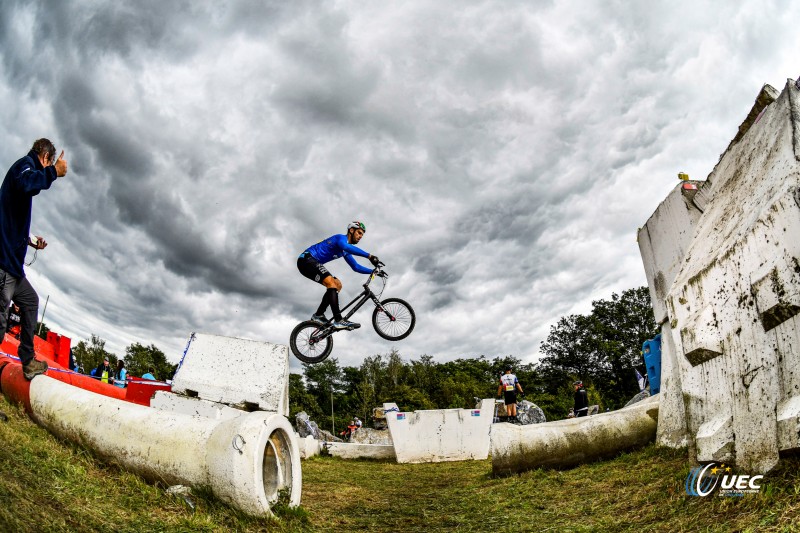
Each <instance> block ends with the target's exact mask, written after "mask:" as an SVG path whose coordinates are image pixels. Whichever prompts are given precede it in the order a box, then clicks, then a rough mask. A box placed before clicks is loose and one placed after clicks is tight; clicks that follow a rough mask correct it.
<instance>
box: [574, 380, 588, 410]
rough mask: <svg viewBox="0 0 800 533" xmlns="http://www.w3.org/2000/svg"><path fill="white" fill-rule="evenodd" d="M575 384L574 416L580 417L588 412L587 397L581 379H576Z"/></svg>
mask: <svg viewBox="0 0 800 533" xmlns="http://www.w3.org/2000/svg"><path fill="white" fill-rule="evenodd" d="M573 385H574V386H575V407H574V408H573V409H574V410H575V416H576V417H581V416H586V415H588V414H589V398H588V396H587V394H586V389H584V388H583V381H576V382H575V383H573Z"/></svg>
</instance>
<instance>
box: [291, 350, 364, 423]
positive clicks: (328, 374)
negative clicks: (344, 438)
mask: <svg viewBox="0 0 800 533" xmlns="http://www.w3.org/2000/svg"><path fill="white" fill-rule="evenodd" d="M303 373H304V375H305V378H306V386H307V390H308V392H309V393H310V394H311V395H313V396H314V398H315V399H316V400H317V405H319V406H320V408H321V410H322V412H323V413H325V419H320V420H317V421H316V422H317V424H318V425H319V426H320V428H321V429H332V428H333V429H334V430H335V428H336V427H338V428H340V429H342V428H344V426H346V425H347V422H348V421H349V420H350V418H349V417H351V416H352V415H350V414H348V413H347V412H346V409H343V408H342V407H343V406H342V405H341V402H340V401H337V400H341V399H342V397H343V394H342V393H343V392H344V389H343V381H342V377H343V375H342V369H341V367H340V366H339V361H338V359H336V358H335V357H332V358H329V359H326V360H325V361H323V362H321V363H316V364H313V365H310V364H305V363H304V364H303ZM331 404H333V405H332V406H331ZM337 405H338V406H339V407H338V409H337ZM332 409H333V415H331V410H332ZM343 411H344V412H343Z"/></svg>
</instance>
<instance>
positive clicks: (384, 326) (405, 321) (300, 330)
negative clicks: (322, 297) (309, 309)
mask: <svg viewBox="0 0 800 533" xmlns="http://www.w3.org/2000/svg"><path fill="white" fill-rule="evenodd" d="M384 266H385V265H384V264H383V263H378V264H377V265H376V267H375V268H374V269H373V270H372V273H371V274H370V275H369V279H367V282H366V283H364V285H363V287H364V290H363V291H361V294H359V295H358V296H356V297H355V298H354V299H353V300H352V301H351V302H350V303H348V304H347V305H346V306H344V307H343V308H342V312H345V311H347V310H348V309H350V307H352V309H351V310H350V312H349V313H347V314H346V315H343V316H342V319H343V320H350V317H351V316H353V314H355V312H356V311H358V310H359V309H361V307H362V306H363V305H364V304H365V303H367V301H370V300H371V301H372V303H374V304H375V310H374V311H373V312H372V327H373V328H375V333H377V334H378V335H380V336H381V337H383V338H384V339H386V340H389V341H399V340H402V339H405V338H406V337H408V336H409V335H410V334H411V332H412V331H413V330H414V325H415V324H416V322H417V317H416V315H415V314H414V309H412V308H411V306H410V305H409V304H408V302H406V301H405V300H401V299H400V298H387V299H385V300H383V301H381V300H380V298H381V295H382V294H383V291H384V290H385V289H386V284H387V279H388V277H389V275H388V274H386V272H384V271H383V267H384ZM375 277H378V278H380V279H381V280H383V287H381V290H380V292H378V293H377V294H375V293H374V292H373V291H372V290H371V289H370V288H369V285H370V283H372V280H373V279H375ZM353 329H355V328H347V329H346V330H347V331H352V330H353ZM337 331H345V330H344V329H342V330H339V329H335V328H334V327H333V319H332V318H331V319H329V320H328V321H327V322H325V323H324V324H319V323H318V322H314V321H312V320H306V321H304V322H300V323H299V324H298V325H297V326H296V327H295V328H294V330H292V334H291V336H290V337H289V346H290V347H291V349H292V353H293V354H294V355H295V357H297V358H298V359H299V360H301V361H302V362H304V363H320V362H322V361H324V360H325V359H327V358H328V356H329V355H330V354H331V351H333V338H331V337H332V335H333V334H334V333H336V332H337Z"/></svg>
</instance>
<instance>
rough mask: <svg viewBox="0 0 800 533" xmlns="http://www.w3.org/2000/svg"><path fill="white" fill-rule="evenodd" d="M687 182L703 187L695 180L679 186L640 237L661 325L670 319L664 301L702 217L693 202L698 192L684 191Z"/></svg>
mask: <svg viewBox="0 0 800 533" xmlns="http://www.w3.org/2000/svg"><path fill="white" fill-rule="evenodd" d="M684 183H690V184H693V185H697V186H700V185H701V184H699V183H698V182H695V181H692V182H681V183H679V184H678V185H676V186H675V188H674V189H672V191H671V192H670V193H669V195H667V198H666V199H665V200H664V201H663V202H661V205H659V206H658V208H656V210H655V212H654V213H653V214H652V215H651V216H650V218H649V219H648V221H647V223H646V224H645V225H644V226H643V227H641V228H639V232H638V235H637V241H638V242H639V251H640V252H641V254H642V260H643V262H644V272H645V275H646V276H647V285H648V286H649V287H650V299H651V301H652V302H653V312H654V314H655V319H656V323H658V324H662V323H664V322H665V321H666V320H667V306H666V303H665V301H664V299H665V297H666V295H667V291H668V290H669V288H670V286H671V285H672V282H673V281H674V280H675V276H676V275H677V274H678V271H679V269H680V267H681V263H682V262H683V257H684V256H685V254H686V249H687V248H688V247H689V244H690V243H691V241H692V237H693V236H694V230H695V227H696V226H697V221H698V220H699V219H700V215H701V212H700V210H699V209H698V208H697V207H695V205H694V203H693V202H692V200H691V198H692V197H693V196H694V194H695V192H694V191H686V190H684V189H683V185H684Z"/></svg>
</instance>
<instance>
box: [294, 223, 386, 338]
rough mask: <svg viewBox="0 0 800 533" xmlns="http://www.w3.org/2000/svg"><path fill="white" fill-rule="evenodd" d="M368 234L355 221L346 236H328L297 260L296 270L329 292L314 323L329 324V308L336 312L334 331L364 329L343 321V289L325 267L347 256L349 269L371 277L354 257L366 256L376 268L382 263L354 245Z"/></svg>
mask: <svg viewBox="0 0 800 533" xmlns="http://www.w3.org/2000/svg"><path fill="white" fill-rule="evenodd" d="M366 231H367V228H366V226H364V224H363V223H361V222H359V221H357V220H356V221H354V222H351V223H350V224H348V225H347V235H342V234H339V235H333V236H331V237H328V238H327V239H325V240H323V241H320V242H318V243H317V244H315V245H313V246H309V247H308V248H307V249H306V250H305V251H304V252H303V253H302V254H300V257H298V258H297V269H298V270H299V271H300V273H301V274H303V275H304V276H305V277H307V278H308V279H310V280H313V281H316V282H317V283H320V284H322V285H324V286H325V288H326V289H327V290H326V291H325V295H324V296H323V297H322V302H321V303H320V304H319V307H318V308H317V312H316V313H314V314H313V315H312V316H311V320H313V321H314V322H317V323H318V324H320V325H321V324H325V323H327V322H328V319H327V318H325V311H327V309H328V307H329V306H330V308H331V311H332V312H333V327H334V328H336V329H356V328H360V327H361V324H358V323H356V322H349V321H347V320H343V319H342V312H341V311H340V310H339V291H341V290H342V282H341V281H339V279H338V278H336V277H334V276H333V275H332V274H331V273H330V272H329V271H328V269H327V268H325V263H327V262H329V261H333V260H334V259H338V258H340V257H344V260H345V261H347V264H348V265H350V268H352V269H353V270H355V271H356V272H359V273H361V274H371V273H372V269H370V268H367V267H364V266H361V265H359V264H358V262H356V260H355V258H354V257H353V256H354V255H358V256H361V257H366V258H367V259H369V260H370V262H371V263H372V264H373V265H377V264H378V263H379V262H380V261H379V260H378V258H377V257H375V256H374V255H372V254H370V253H368V252H365V251H364V250H362V249H361V248H358V247H357V246H354V245H356V244H358V241H360V240H361V238H362V237H363V236H364V233H365V232H366Z"/></svg>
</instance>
